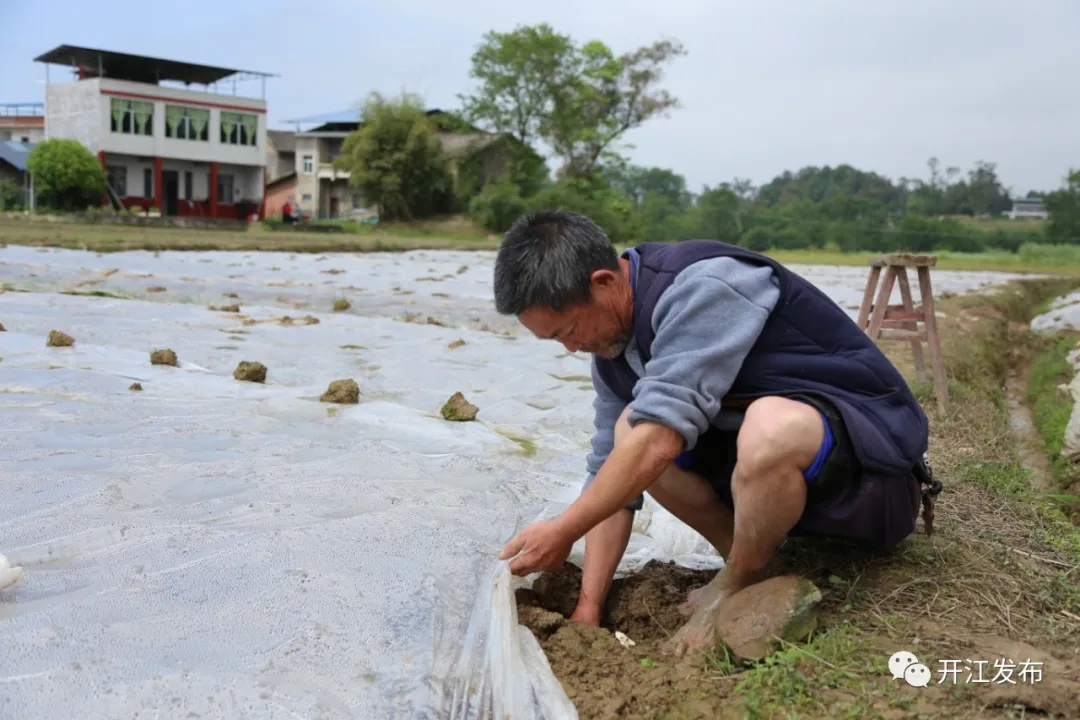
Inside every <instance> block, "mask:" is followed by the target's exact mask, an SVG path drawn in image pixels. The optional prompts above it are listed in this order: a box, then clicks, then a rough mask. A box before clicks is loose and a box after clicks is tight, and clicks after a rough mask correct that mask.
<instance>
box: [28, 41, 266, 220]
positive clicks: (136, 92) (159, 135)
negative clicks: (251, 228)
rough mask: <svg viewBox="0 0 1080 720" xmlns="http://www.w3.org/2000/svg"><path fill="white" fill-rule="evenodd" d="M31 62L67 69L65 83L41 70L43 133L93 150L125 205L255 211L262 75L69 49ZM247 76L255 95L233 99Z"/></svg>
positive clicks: (258, 206)
mask: <svg viewBox="0 0 1080 720" xmlns="http://www.w3.org/2000/svg"><path fill="white" fill-rule="evenodd" d="M35 60H36V61H37V62H41V63H45V64H46V68H48V66H49V65H65V66H68V67H71V68H74V70H75V78H74V79H73V80H71V81H70V82H64V83H53V82H51V81H50V80H49V79H48V75H47V76H46V91H45V132H46V135H47V137H50V138H60V137H63V138H71V139H74V140H78V141H79V142H80V143H82V144H83V145H85V146H86V147H87V148H89V149H90V150H91V152H93V153H95V154H97V156H98V158H99V159H100V160H101V164H102V165H103V166H104V167H105V171H106V175H107V178H108V181H109V185H110V187H111V189H112V193H113V194H114V195H115V197H116V198H118V199H119V202H120V203H122V204H123V205H124V206H125V207H128V208H132V207H138V208H142V209H143V210H148V209H149V208H151V207H153V208H156V209H157V210H158V212H160V213H161V214H162V215H180V216H197V217H211V218H246V217H250V216H252V215H255V214H257V215H258V216H259V217H263V210H262V205H263V190H264V185H265V180H264V176H265V169H266V100H265V97H266V96H265V78H267V77H271V76H270V75H268V74H266V73H253V72H248V71H241V70H233V69H229V68H221V67H214V66H209V65H197V64H193V63H187V62H178V61H175V60H163V59H160V58H154V57H146V56H141V55H129V54H126V53H117V52H110V51H105V50H94V49H90V48H81V47H73V46H70V45H62V46H60V47H58V48H56V49H54V50H51V51H49V52H47V53H45V54H43V55H41V56H39V57H37V58H35ZM47 72H48V71H47ZM250 79H257V80H260V81H261V83H262V85H263V90H262V93H261V97H258V98H254V97H242V96H238V95H236V94H235V93H236V86H237V82H239V81H242V80H250ZM226 80H231V81H230V82H225V83H223V82H222V81H226ZM167 82H172V83H180V84H183V87H175V86H171V85H165V84H163V83H167ZM193 85H197V86H201V88H202V89H200V90H194V89H190V88H191V86H193ZM229 90H232V93H233V94H227V93H228V91H229Z"/></svg>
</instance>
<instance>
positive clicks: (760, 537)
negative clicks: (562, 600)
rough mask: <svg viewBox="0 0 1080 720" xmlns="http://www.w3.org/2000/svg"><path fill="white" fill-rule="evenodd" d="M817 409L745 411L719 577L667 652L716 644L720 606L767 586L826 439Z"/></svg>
mask: <svg viewBox="0 0 1080 720" xmlns="http://www.w3.org/2000/svg"><path fill="white" fill-rule="evenodd" d="M824 432H825V431H824V426H823V425H822V420H821V416H820V415H819V414H818V412H817V410H816V409H815V408H813V407H810V406H809V405H805V404H803V403H799V402H796V401H794V400H787V399H785V398H777V397H768V398H762V399H760V400H757V401H755V402H754V403H753V404H751V405H750V407H749V408H748V409H747V412H746V419H745V420H744V422H743V426H742V429H741V430H740V431H739V437H738V460H737V463H736V466H735V470H734V472H733V474H732V478H731V491H732V498H733V500H734V505H735V512H734V532H733V534H732V541H731V550H730V553H729V554H728V555H727V556H725V564H724V568H723V570H721V571H720V572H719V573H717V575H716V577H715V578H713V580H712V581H711V582H710V583H709V584H708V585H706V586H705V587H704V588H702V592H701V593H699V594H698V595H697V596H696V597H695V601H696V605H697V608H696V609H695V610H694V613H693V615H692V616H691V618H690V620H689V621H688V622H687V623H686V624H685V625H684V626H683V627H682V628H681V629H680V630H679V631H678V632H677V633H676V634H675V636H674V637H673V638H672V639H671V641H670V642H669V645H668V650H669V651H670V652H671V653H673V654H674V655H676V656H679V655H682V654H683V653H685V652H686V651H687V650H692V649H697V648H701V647H705V646H706V645H709V644H711V642H712V640H713V632H714V631H713V620H714V618H715V615H716V612H717V611H718V610H719V608H720V605H721V603H722V602H723V600H724V599H725V598H726V597H728V596H730V595H732V594H734V593H736V592H738V591H739V590H742V589H743V588H745V587H748V586H750V585H752V584H754V583H756V582H760V581H761V580H763V579H765V577H766V576H767V574H768V571H769V565H770V562H771V561H772V560H773V558H774V557H775V555H776V550H777V548H779V546H780V543H781V542H782V541H783V540H784V538H785V537H786V536H787V534H788V533H789V532H790V531H791V529H792V528H793V527H794V526H795V523H797V522H798V520H799V518H800V517H801V516H802V513H803V510H804V509H805V508H806V481H805V480H804V478H803V474H802V473H803V470H804V469H805V468H807V467H809V466H810V464H811V463H812V462H813V460H814V456H815V455H816V454H817V451H818V448H820V446H821V442H822V440H823V438H824Z"/></svg>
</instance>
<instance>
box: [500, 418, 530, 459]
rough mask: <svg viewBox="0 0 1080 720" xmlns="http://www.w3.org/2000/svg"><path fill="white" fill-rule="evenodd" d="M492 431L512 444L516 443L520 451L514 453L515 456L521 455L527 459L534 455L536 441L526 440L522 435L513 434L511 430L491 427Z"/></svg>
mask: <svg viewBox="0 0 1080 720" xmlns="http://www.w3.org/2000/svg"><path fill="white" fill-rule="evenodd" d="M492 430H494V431H495V432H497V433H499V434H500V435H502V436H503V437H504V438H506V439H507V440H510V441H512V442H515V443H517V445H518V447H519V448H521V449H520V450H518V451H516V453H515V454H517V455H521V456H522V457H527V458H529V457H533V456H535V455H536V451H537V446H536V441H535V440H532V439H530V438H527V437H525V436H524V435H520V434H518V433H516V432H514V431H513V430H509V429H507V428H501V427H494V426H493V427H492Z"/></svg>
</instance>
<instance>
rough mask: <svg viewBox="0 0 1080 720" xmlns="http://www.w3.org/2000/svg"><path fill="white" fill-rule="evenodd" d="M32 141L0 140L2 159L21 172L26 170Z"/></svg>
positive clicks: (0, 158)
mask: <svg viewBox="0 0 1080 720" xmlns="http://www.w3.org/2000/svg"><path fill="white" fill-rule="evenodd" d="M31 147H33V146H32V144H31V143H23V142H15V141H14V140H2V141H0V160H3V161H4V162H6V163H7V164H8V165H11V166H12V167H14V168H15V169H16V170H18V171H19V172H25V171H26V158H28V157H29V156H30V148H31Z"/></svg>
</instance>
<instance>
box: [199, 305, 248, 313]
mask: <svg viewBox="0 0 1080 720" xmlns="http://www.w3.org/2000/svg"><path fill="white" fill-rule="evenodd" d="M207 309H209V310H214V311H216V312H231V313H238V312H240V304H239V303H232V304H230V305H211V306H210V307H209V308H207Z"/></svg>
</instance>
